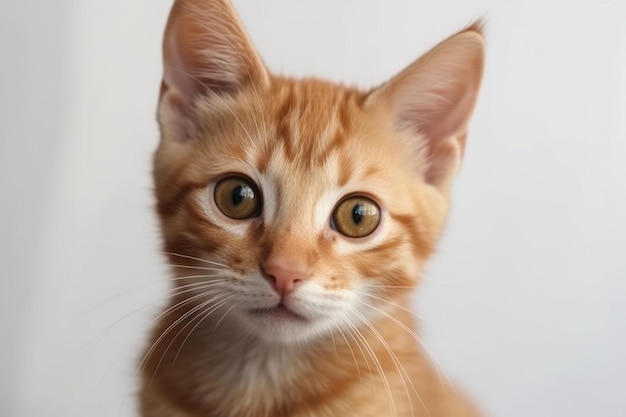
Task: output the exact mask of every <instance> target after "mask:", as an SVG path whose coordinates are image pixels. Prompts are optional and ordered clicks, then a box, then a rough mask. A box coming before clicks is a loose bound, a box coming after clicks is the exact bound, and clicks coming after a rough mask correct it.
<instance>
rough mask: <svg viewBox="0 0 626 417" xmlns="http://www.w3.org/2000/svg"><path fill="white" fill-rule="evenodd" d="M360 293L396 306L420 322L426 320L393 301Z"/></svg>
mask: <svg viewBox="0 0 626 417" xmlns="http://www.w3.org/2000/svg"><path fill="white" fill-rule="evenodd" d="M358 292H359V294H361V295H365V296H367V297H371V298H374V299H376V300H379V301H382V302H384V303H387V304H389V305H392V306H394V307H396V308H399V309H400V310H403V311H406V312H407V313H409V314H411V315H413V316H415V317H417V318H418V319H420V320H424V318H423V317H422V316H420V315H419V314H417V313H416V312H415V311H413V310H411V309H410V308H406V307H403V306H401V305H400V304H396V303H394V302H392V301H389V300H385V299H384V298H382V297H377V296H375V295H372V294H368V293H366V292H364V291H358Z"/></svg>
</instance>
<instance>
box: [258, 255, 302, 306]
mask: <svg viewBox="0 0 626 417" xmlns="http://www.w3.org/2000/svg"><path fill="white" fill-rule="evenodd" d="M307 269H308V268H307V267H306V266H305V265H303V264H299V263H296V262H292V261H290V260H287V259H281V258H270V259H268V260H267V261H266V262H265V263H264V265H263V271H264V272H265V278H266V279H267V280H268V281H269V282H270V284H272V286H273V287H274V289H276V291H277V292H278V294H279V295H280V296H282V297H284V296H285V295H288V294H290V293H292V292H293V291H294V289H295V287H296V284H297V283H298V282H301V281H304V280H305V279H306V277H307V274H308V271H307Z"/></svg>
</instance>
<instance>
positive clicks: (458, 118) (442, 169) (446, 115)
mask: <svg viewBox="0 0 626 417" xmlns="http://www.w3.org/2000/svg"><path fill="white" fill-rule="evenodd" d="M483 60H484V40H483V35H482V30H481V24H480V23H475V24H473V25H472V26H469V27H468V28H467V29H465V30H463V31H461V32H459V33H457V34H456V35H454V36H451V37H450V38H448V39H447V40H445V41H443V42H442V43H440V44H439V45H437V46H435V47H434V48H433V49H431V50H430V51H429V52H428V53H426V54H425V55H423V56H422V57H421V58H419V59H418V60H417V61H415V62H414V63H413V64H411V65H410V66H409V67H407V68H406V69H405V70H403V71H402V72H401V73H400V74H398V75H397V76H395V77H394V78H392V79H391V80H390V81H388V82H387V83H385V84H383V85H382V86H381V87H379V88H378V89H376V90H374V92H373V93H372V95H371V96H370V98H368V100H373V101H374V102H375V103H380V100H382V102H383V103H384V104H383V105H385V106H389V107H390V108H391V111H392V114H393V117H394V121H395V124H396V128H398V129H402V130H408V131H409V132H410V133H411V134H412V135H413V137H415V140H416V141H418V142H417V143H416V145H417V146H418V147H419V148H420V150H423V151H424V152H425V156H426V161H427V164H426V168H425V172H424V173H423V174H424V178H425V180H426V181H427V182H428V183H430V184H432V185H435V186H437V187H444V188H446V187H447V186H448V185H449V183H450V180H451V179H452V178H453V176H454V174H455V173H456V171H457V170H458V168H459V165H460V162H461V157H462V155H463V151H464V147H465V138H466V135H467V125H468V122H469V118H470V116H471V114H472V110H473V108H474V104H475V102H476V97H477V94H478V89H479V86H480V80H481V77H482V71H483Z"/></svg>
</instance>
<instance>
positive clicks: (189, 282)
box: [140, 0, 484, 417]
mask: <svg viewBox="0 0 626 417" xmlns="http://www.w3.org/2000/svg"><path fill="white" fill-rule="evenodd" d="M483 48H484V45H483V37H482V33H481V27H480V25H479V24H474V25H472V26H470V27H468V28H466V29H465V30H463V31H461V32H459V33H457V34H456V35H454V36H452V37H450V38H448V39H447V40H445V41H443V42H442V43H441V44H439V45H437V46H436V47H435V48H433V49H432V50H431V51H430V52H428V53H427V54H425V55H424V56H423V57H421V58H420V59H418V60H417V61H415V62H414V63H413V64H412V65H410V66H409V67H408V68H406V69H405V70H403V71H402V72H400V73H399V74H398V75H396V76H395V77H393V78H392V79H391V80H389V81H388V82H386V83H384V84H383V85H381V86H380V87H378V88H375V89H373V90H371V91H360V90H357V89H354V88H349V87H344V86H340V85H336V84H332V83H330V82H327V81H322V80H318V79H304V80H294V79H290V78H285V77H279V76H276V75H274V74H272V73H270V72H268V70H267V69H266V67H265V66H264V65H263V62H262V61H261V59H260V58H259V56H258V55H257V54H256V52H255V50H254V48H253V46H252V44H251V42H250V40H249V39H248V37H247V35H246V33H245V31H244V29H243V27H242V25H241V22H240V21H239V19H238V17H237V15H236V14H235V12H234V10H233V9H232V7H231V5H230V4H229V3H228V2H227V1H226V0H178V1H176V2H175V4H174V6H173V9H172V12H171V15H170V18H169V21H168V24H167V28H166V31H165V38H164V47H163V54H164V68H165V69H164V76H163V82H162V85H161V94H160V102H159V109H158V120H159V124H160V129H161V142H160V145H159V148H158V150H157V151H156V154H155V157H154V180H155V191H156V199H157V211H158V215H159V218H160V224H161V229H162V235H163V241H164V248H165V252H166V253H167V255H168V258H169V262H170V263H171V267H172V271H173V275H174V278H173V280H172V284H173V289H172V292H171V295H170V300H169V305H168V306H167V309H166V310H165V311H164V312H163V313H162V314H161V315H160V316H159V317H158V323H157V325H156V327H155V329H154V331H153V334H152V337H151V340H150V343H149V347H148V349H147V351H146V352H145V355H144V359H143V361H142V363H141V369H142V378H143V384H142V388H141V393H140V397H141V406H140V408H141V414H142V416H143V417H266V416H267V417H288V416H289V417H300V416H302V417H304V416H309V417H318V416H319V417H321V416H361V417H366V416H370V417H379V416H397V417H405V416H430V417H436V416H474V415H476V414H475V412H474V410H473V407H472V406H471V405H470V404H469V402H468V401H466V400H465V399H464V398H462V396H461V395H459V394H458V393H457V392H456V391H455V390H454V389H453V388H452V387H451V386H450V385H449V384H447V383H445V382H444V381H443V380H442V379H441V378H440V377H439V375H438V374H437V372H436V370H435V368H434V367H433V365H431V363H430V361H429V360H428V357H427V355H426V354H425V351H424V348H423V346H422V344H421V342H420V340H419V338H418V336H417V335H416V333H415V329H416V323H415V317H414V314H413V313H412V312H411V311H410V310H409V308H410V305H411V304H410V293H411V290H412V288H414V287H415V286H416V284H418V281H419V277H420V274H421V272H422V270H423V267H424V263H425V262H426V260H427V258H428V257H429V255H430V254H431V253H432V252H433V249H434V247H435V244H436V241H437V238H438V236H439V234H440V232H441V229H442V226H443V224H444V221H445V218H446V214H447V211H448V204H449V201H448V200H449V190H450V185H451V181H452V179H453V177H454V175H455V173H456V171H457V169H458V168H459V164H460V160H461V156H462V154H463V149H464V146H465V138H466V134H467V125H468V120H469V118H470V114H471V112H472V110H473V107H474V103H475V101H476V96H477V92H478V88H479V84H480V79H481V74H482V67H483Z"/></svg>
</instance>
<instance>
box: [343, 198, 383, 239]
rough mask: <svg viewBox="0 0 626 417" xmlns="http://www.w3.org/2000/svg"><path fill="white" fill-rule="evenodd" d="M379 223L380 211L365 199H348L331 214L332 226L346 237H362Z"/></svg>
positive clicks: (370, 201)
mask: <svg viewBox="0 0 626 417" xmlns="http://www.w3.org/2000/svg"><path fill="white" fill-rule="evenodd" d="M379 223H380V209H379V208H378V206H377V205H376V203H374V202H373V201H372V200H370V199H369V198H367V197H359V196H354V197H348V198H346V199H345V200H343V201H341V202H340V203H339V204H338V205H337V207H335V211H334V212H333V226H334V227H335V229H337V231H338V232H339V233H341V234H344V235H346V236H348V237H354V238H357V237H364V236H367V235H369V234H370V233H372V232H373V231H374V230H376V228H377V227H378V224H379Z"/></svg>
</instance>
